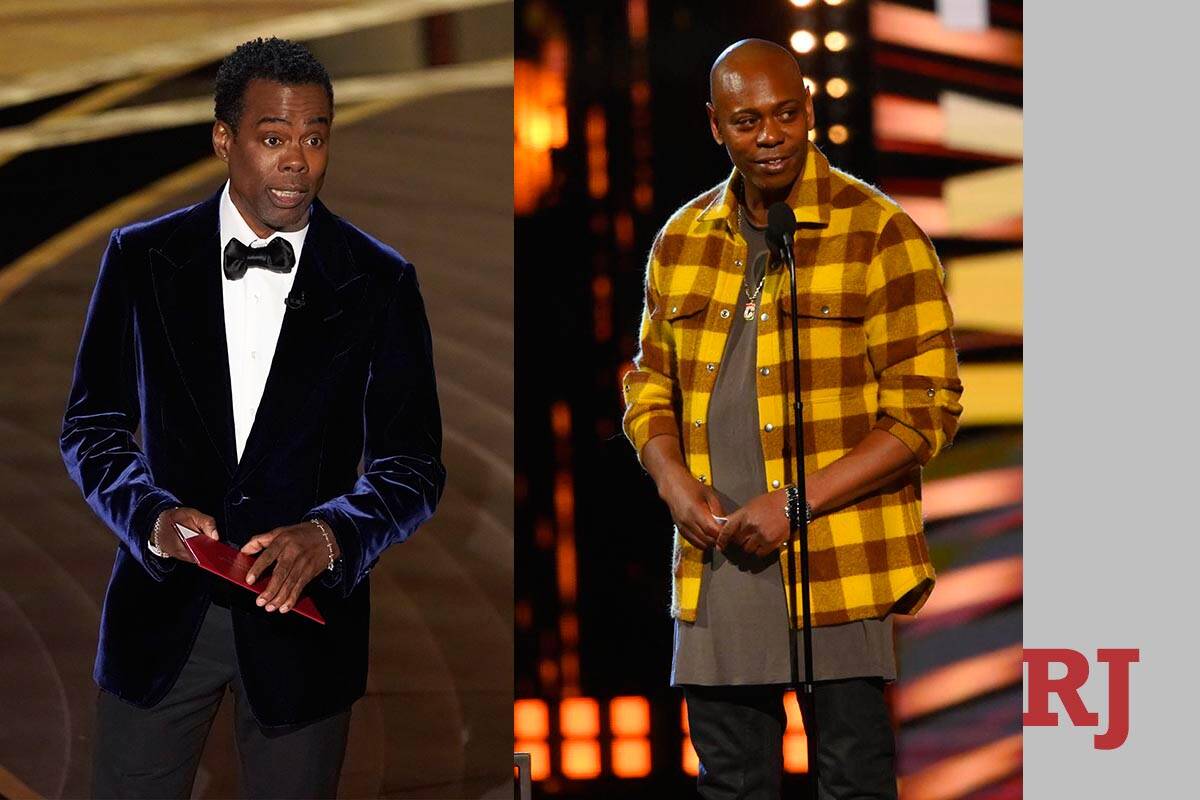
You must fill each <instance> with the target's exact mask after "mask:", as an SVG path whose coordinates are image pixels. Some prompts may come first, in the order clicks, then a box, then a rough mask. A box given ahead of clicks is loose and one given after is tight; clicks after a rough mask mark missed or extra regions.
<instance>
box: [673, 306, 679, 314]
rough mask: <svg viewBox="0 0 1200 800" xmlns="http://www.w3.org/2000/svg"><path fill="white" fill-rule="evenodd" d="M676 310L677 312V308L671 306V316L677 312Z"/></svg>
mask: <svg viewBox="0 0 1200 800" xmlns="http://www.w3.org/2000/svg"><path fill="white" fill-rule="evenodd" d="M678 310H679V306H671V313H672V314H674V313H675V312H676V311H678Z"/></svg>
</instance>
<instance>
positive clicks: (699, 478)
mask: <svg viewBox="0 0 1200 800" xmlns="http://www.w3.org/2000/svg"><path fill="white" fill-rule="evenodd" d="M696 480H698V481H700V482H701V483H704V482H705V481H706V480H708V476H707V475H701V476H700V477H698V478H696Z"/></svg>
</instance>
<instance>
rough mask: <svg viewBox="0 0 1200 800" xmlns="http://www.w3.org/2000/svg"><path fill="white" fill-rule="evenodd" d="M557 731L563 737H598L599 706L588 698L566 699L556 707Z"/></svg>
mask: <svg viewBox="0 0 1200 800" xmlns="http://www.w3.org/2000/svg"><path fill="white" fill-rule="evenodd" d="M558 729H559V730H560V731H561V732H562V735H563V736H566V737H573V738H584V737H592V736H599V735H600V704H599V703H597V702H596V701H595V700H593V699H592V698H590V697H568V698H567V699H565V700H563V701H562V703H561V704H560V705H559V707H558Z"/></svg>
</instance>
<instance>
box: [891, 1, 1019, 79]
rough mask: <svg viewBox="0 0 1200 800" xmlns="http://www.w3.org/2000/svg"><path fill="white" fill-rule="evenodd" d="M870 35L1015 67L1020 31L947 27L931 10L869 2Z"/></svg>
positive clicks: (1017, 63) (915, 46)
mask: <svg viewBox="0 0 1200 800" xmlns="http://www.w3.org/2000/svg"><path fill="white" fill-rule="evenodd" d="M871 35H872V37H874V39H875V40H876V41H879V42H885V43H887V44H898V45H901V46H903V47H911V48H913V49H915V50H929V51H930V52H934V53H941V54H942V55H948V56H958V57H960V58H969V59H972V60H974V61H986V62H990V63H992V64H1002V65H1004V66H1009V67H1019V66H1021V63H1022V57H1021V34H1019V33H1016V32H1015V31H1007V30H1001V29H999V28H989V29H988V30H985V31H963V30H951V29H949V28H947V27H945V26H944V25H942V20H941V18H940V17H939V16H938V15H937V14H936V13H934V12H933V11H925V10H923V9H919V8H912V7H910V6H904V5H900V4H899V3H885V2H874V3H871Z"/></svg>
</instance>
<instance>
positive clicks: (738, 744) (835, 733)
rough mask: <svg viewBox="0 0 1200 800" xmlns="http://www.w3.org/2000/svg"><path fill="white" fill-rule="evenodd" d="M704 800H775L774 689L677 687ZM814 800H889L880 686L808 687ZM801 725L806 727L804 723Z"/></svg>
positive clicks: (779, 697) (890, 768)
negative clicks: (812, 707) (813, 715)
mask: <svg viewBox="0 0 1200 800" xmlns="http://www.w3.org/2000/svg"><path fill="white" fill-rule="evenodd" d="M683 689H684V696H685V697H686V698H687V711H688V728H689V729H690V731H691V737H692V745H693V746H694V747H695V748H696V754H697V755H698V756H699V757H700V774H699V776H698V777H697V779H696V788H697V789H698V791H699V792H700V796H701V797H703V798H705V800H779V797H780V791H781V786H782V781H783V733H784V729H785V728H786V727H787V716H786V714H785V712H784V709H783V693H784V687H782V686H684V687H683ZM813 694H814V695H815V701H816V702H815V704H816V725H815V727H816V731H817V736H816V745H817V765H818V777H819V782H818V785H817V796H818V797H819V798H820V800H896V796H897V795H896V741H895V736H894V735H893V733H892V725H891V720H890V718H889V717H888V710H887V704H886V703H885V702H884V699H883V681H882V680H881V679H878V678H850V679H847V680H838V681H818V682H817V683H815V684H813ZM806 722H807V720H806Z"/></svg>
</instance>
